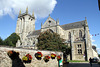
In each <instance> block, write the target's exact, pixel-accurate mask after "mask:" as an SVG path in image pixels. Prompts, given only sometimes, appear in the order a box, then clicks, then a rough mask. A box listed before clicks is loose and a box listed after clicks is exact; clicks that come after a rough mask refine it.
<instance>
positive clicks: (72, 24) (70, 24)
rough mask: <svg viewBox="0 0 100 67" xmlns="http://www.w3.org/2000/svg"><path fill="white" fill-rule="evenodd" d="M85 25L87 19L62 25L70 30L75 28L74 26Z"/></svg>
mask: <svg viewBox="0 0 100 67" xmlns="http://www.w3.org/2000/svg"><path fill="white" fill-rule="evenodd" d="M83 25H85V20H83V21H79V22H74V23H69V24H65V25H60V27H62V28H63V29H64V30H69V29H74V28H81V27H83Z"/></svg>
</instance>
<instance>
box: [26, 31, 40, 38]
mask: <svg viewBox="0 0 100 67" xmlns="http://www.w3.org/2000/svg"><path fill="white" fill-rule="evenodd" d="M40 33H41V30H35V31H33V32H32V33H31V34H29V35H28V36H35V35H39V34H40ZM28 36H27V37H28Z"/></svg>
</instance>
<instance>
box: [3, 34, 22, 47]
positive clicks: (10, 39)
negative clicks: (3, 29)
mask: <svg viewBox="0 0 100 67" xmlns="http://www.w3.org/2000/svg"><path fill="white" fill-rule="evenodd" d="M18 39H20V37H19V36H18V35H17V34H16V33H12V34H11V35H10V36H9V37H8V38H6V39H5V40H4V44H5V45H7V46H13V47H15V46H16V43H17V40H18Z"/></svg>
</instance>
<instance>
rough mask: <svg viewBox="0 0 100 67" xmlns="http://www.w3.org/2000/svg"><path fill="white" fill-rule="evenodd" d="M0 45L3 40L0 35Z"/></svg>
mask: <svg viewBox="0 0 100 67" xmlns="http://www.w3.org/2000/svg"><path fill="white" fill-rule="evenodd" d="M0 45H3V40H2V38H1V37H0Z"/></svg>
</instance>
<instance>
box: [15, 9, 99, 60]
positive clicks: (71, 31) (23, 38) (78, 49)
mask: <svg viewBox="0 0 100 67" xmlns="http://www.w3.org/2000/svg"><path fill="white" fill-rule="evenodd" d="M46 30H50V31H52V32H55V33H58V34H59V35H60V37H61V38H63V39H65V40H66V41H65V43H66V45H69V46H70V47H71V48H72V49H71V55H70V59H71V60H85V59H87V60H88V59H89V58H90V57H95V56H94V55H93V54H94V53H96V52H94V50H93V49H92V44H91V38H90V33H89V27H88V24H87V19H85V20H82V21H78V22H74V23H69V24H64V25H59V20H54V19H53V18H51V17H50V16H49V17H48V18H47V20H46V21H45V23H44V24H41V29H40V30H35V16H34V12H33V14H32V15H30V14H29V13H28V8H27V9H26V12H25V13H23V14H21V11H20V12H19V16H18V20H17V26H16V31H15V33H17V34H18V35H19V36H20V40H18V41H17V43H16V47H19V48H20V47H21V48H33V49H37V47H36V43H37V42H38V40H37V37H38V36H39V34H40V33H41V32H44V31H46ZM96 54H97V53H96ZM96 56H97V55H96Z"/></svg>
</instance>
